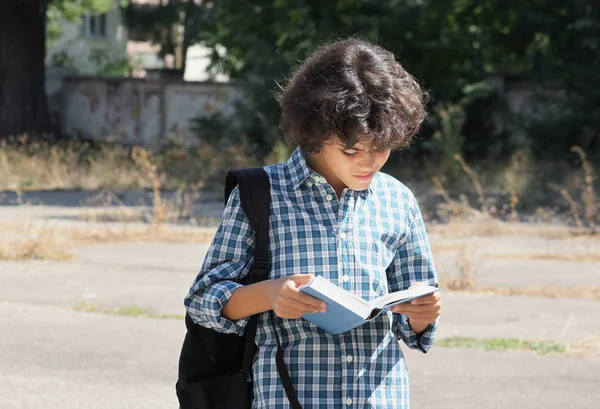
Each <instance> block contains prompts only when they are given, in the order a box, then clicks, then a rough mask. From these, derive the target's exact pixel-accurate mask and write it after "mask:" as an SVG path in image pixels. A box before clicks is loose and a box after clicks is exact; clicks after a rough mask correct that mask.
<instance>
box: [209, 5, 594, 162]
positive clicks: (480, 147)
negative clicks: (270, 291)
mask: <svg viewBox="0 0 600 409" xmlns="http://www.w3.org/2000/svg"><path fill="white" fill-rule="evenodd" d="M202 8H203V10H202V15H203V20H202V25H201V27H200V32H199V33H198V36H199V37H200V38H202V40H203V42H204V44H205V45H207V46H209V47H211V48H213V49H214V50H215V52H214V53H213V65H214V66H215V67H216V68H217V69H218V70H219V71H221V72H225V73H227V74H229V75H230V77H231V78H233V79H236V80H237V81H238V82H239V83H240V84H241V85H242V86H243V87H244V88H245V92H244V94H245V95H247V99H246V103H245V104H244V106H243V107H242V108H243V110H242V111H241V113H240V114H238V115H236V117H237V118H238V119H239V120H240V121H242V122H243V123H242V124H241V125H240V126H238V129H240V130H243V131H244V132H245V133H246V135H247V136H249V137H250V139H251V140H254V141H256V143H257V145H259V146H263V147H269V146H273V138H275V135H277V129H276V125H277V122H278V119H279V118H278V116H279V111H278V107H277V104H276V103H274V101H273V98H272V96H271V95H272V94H271V91H272V90H273V88H275V86H276V83H278V82H281V81H282V80H284V79H285V76H286V75H288V73H289V72H290V70H291V69H292V68H293V67H295V66H296V65H297V64H298V61H301V60H302V59H303V58H304V57H305V56H306V55H307V54H308V53H309V52H310V51H311V50H312V49H313V48H314V47H315V46H316V45H318V44H319V43H321V42H322V41H324V40H328V39H332V38H335V37H345V36H348V35H353V34H360V35H362V36H363V37H366V38H367V39H369V40H372V41H376V42H377V43H379V44H381V45H383V46H384V47H386V48H387V49H389V50H391V51H392V52H394V53H395V54H396V55H397V56H398V58H399V59H400V60H401V61H402V62H403V64H404V65H405V66H406V68H407V69H408V70H409V71H410V72H411V73H413V74H414V75H415V76H416V77H417V78H418V79H419V80H420V81H421V82H422V83H423V85H424V86H425V88H426V89H427V90H428V91H429V93H430V95H431V99H430V101H431V104H432V106H431V107H430V108H433V105H437V106H448V105H454V104H459V105H461V106H463V107H464V108H465V110H466V112H467V119H466V121H465V127H466V128H467V129H465V136H466V137H467V138H466V141H465V148H466V149H467V150H469V151H470V152H472V154H473V156H477V157H482V156H484V155H485V154H488V153H489V151H487V150H486V149H488V147H489V146H491V145H492V144H493V143H495V144H500V145H504V143H503V142H504V141H503V140H502V138H501V136H496V135H491V134H490V133H489V132H488V134H487V135H482V134H481V132H480V130H481V129H486V126H489V125H486V124H482V123H478V122H483V121H489V117H490V116H489V115H486V111H485V107H486V106H487V105H490V104H491V102H490V101H489V100H490V99H491V98H493V93H492V92H491V91H490V90H489V89H488V90H487V91H486V90H485V80H486V79H487V78H488V77H490V76H498V77H502V78H505V79H515V78H516V79H520V80H522V81H526V82H527V84H530V85H533V86H535V85H539V86H540V88H543V89H548V88H551V87H554V88H556V89H559V90H564V91H565V95H564V96H560V97H559V98H562V99H557V100H554V101H550V105H553V104H554V105H558V104H560V105H564V106H565V107H567V108H568V109H564V110H561V109H559V110H558V112H562V113H563V114H565V113H567V114H568V116H564V115H563V116H562V117H561V119H560V121H561V122H560V124H561V127H557V121H556V120H554V119H558V118H550V119H553V120H552V121H548V118H544V121H543V122H542V124H549V126H546V127H545V129H541V128H538V129H535V130H534V129H533V128H530V138H532V140H533V146H536V147H539V148H540V149H539V150H536V151H539V152H549V150H550V149H555V151H554V153H555V154H556V155H560V156H563V155H564V154H565V152H567V151H568V147H569V146H570V145H572V144H579V145H583V146H586V147H587V148H588V149H590V150H595V151H596V152H597V153H598V154H599V155H600V110H598V109H597V108H596V107H597V106H598V101H600V97H599V96H600V92H599V91H598V90H599V89H600V77H599V76H598V75H597V68H596V67H597V66H598V64H599V63H600V44H599V42H600V40H598V39H599V38H600V7H598V5H597V0H531V1H527V2H520V1H514V2H507V1H505V0H381V1H369V0H331V1H326V2H325V1H320V0H305V1H303V2H297V1H293V0H248V1H244V2H239V1H236V0H218V1H214V2H203V6H202ZM219 46H222V47H224V48H225V49H226V50H227V52H226V53H225V54H223V53H219V52H217V50H218V47H219ZM490 95H492V96H490ZM551 95H552V94H551ZM585 107H587V109H586V108H585ZM430 112H432V113H433V115H435V110H433V109H430ZM435 123H436V122H435V121H432V122H431V123H430V124H429V126H427V127H425V128H424V132H423V133H422V135H423V136H424V137H425V138H427V137H428V136H430V135H433V133H434V131H435V129H432V127H433V126H435ZM227 133H228V134H232V133H231V132H227ZM551 134H552V135H551ZM486 137H487V138H486ZM549 139H550V140H552V143H548V140H549ZM506 153H507V154H509V153H510V152H506Z"/></svg>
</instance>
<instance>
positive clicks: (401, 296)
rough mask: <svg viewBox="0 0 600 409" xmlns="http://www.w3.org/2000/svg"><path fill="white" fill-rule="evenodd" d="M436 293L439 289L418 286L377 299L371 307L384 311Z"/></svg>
mask: <svg viewBox="0 0 600 409" xmlns="http://www.w3.org/2000/svg"><path fill="white" fill-rule="evenodd" d="M436 291H439V289H438V288H437V287H433V286H429V285H427V286H425V285H423V286H416V287H413V288H410V289H407V290H402V291H396V292H394V293H390V294H386V295H384V296H383V297H379V298H376V299H374V300H372V301H371V302H370V303H369V305H370V306H371V308H373V309H383V308H384V307H386V306H389V305H395V304H400V303H403V302H408V301H411V300H413V299H415V298H418V297H422V296H424V295H428V294H432V293H434V292H436Z"/></svg>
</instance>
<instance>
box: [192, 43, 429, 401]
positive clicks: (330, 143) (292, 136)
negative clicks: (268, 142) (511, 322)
mask: <svg viewBox="0 0 600 409" xmlns="http://www.w3.org/2000/svg"><path fill="white" fill-rule="evenodd" d="M423 95H424V94H423V92H422V91H421V89H420V87H419V85H418V84H417V82H416V81H415V80H414V78H413V77H412V76H411V75H410V74H408V73H407V72H406V71H405V70H404V69H403V68H402V66H401V65H400V64H399V63H397V62H396V60H395V59H394V57H393V55H392V54H391V53H389V52H387V51H385V50H384V49H382V48H380V47H378V46H376V45H373V44H370V43H368V42H366V41H362V40H358V39H347V40H343V41H338V42H335V43H332V44H329V45H325V46H323V47H321V48H320V49H318V50H317V51H316V52H315V53H314V54H313V55H312V56H311V57H309V58H308V59H307V60H306V61H305V62H304V63H303V64H302V66H301V67H300V68H299V69H298V70H297V72H296V73H295V74H294V75H293V76H292V77H291V79H290V81H289V83H288V84H287V86H286V87H285V88H284V89H283V90H282V91H281V93H280V94H279V95H278V101H279V103H280V106H281V110H282V123H281V129H282V131H283V132H284V134H285V135H286V137H287V138H288V140H289V141H290V142H291V143H293V144H295V145H296V146H297V147H298V148H297V149H296V151H295V152H294V153H293V154H292V156H291V158H290V159H289V160H288V161H287V162H285V163H282V164H278V165H274V166H269V167H266V168H265V169H266V171H267V173H268V174H269V178H270V180H271V195H272V198H271V211H270V239H271V245H270V260H271V270H270V272H269V278H270V279H269V280H266V281H264V282H261V283H257V284H251V285H245V286H244V285H242V284H240V280H241V279H243V278H244V277H245V276H246V275H247V274H248V272H249V271H250V266H251V265H252V257H253V251H254V249H253V246H254V236H253V232H252V229H251V228H250V226H249V223H248V220H247V218H246V216H245V215H244V212H243V211H242V210H241V207H240V199H239V191H238V190H237V189H236V190H234V191H233V192H232V194H231V197H230V199H229V202H228V204H227V206H226V208H225V211H224V213H223V219H222V222H221V225H220V226H219V229H218V231H217V233H216V236H215V239H214V241H213V243H212V245H211V247H210V249H209V251H208V254H207V256H206V259H205V261H204V264H203V266H202V269H201V271H200V273H199V274H198V276H197V278H196V280H195V282H194V284H193V286H192V287H191V289H190V292H189V294H188V295H187V297H186V299H185V306H186V308H187V311H188V312H189V313H190V315H191V317H192V318H193V320H194V321H195V322H196V323H198V324H200V325H202V326H205V327H208V328H214V329H216V330H218V331H220V332H227V333H238V334H242V333H243V331H244V327H245V325H246V324H247V322H248V317H249V316H251V315H253V314H257V313H261V315H260V317H259V320H258V329H257V335H256V343H257V345H258V348H259V350H258V353H257V356H256V357H255V360H254V364H253V374H254V401H253V407H254V408H269V409H275V408H289V403H288V400H287V397H286V395H285V393H284V390H283V388H282V384H281V381H280V380H279V375H278V373H277V370H276V365H275V353H276V350H277V344H276V340H275V334H274V332H273V329H272V326H271V324H270V317H269V315H268V314H265V312H268V311H269V310H273V311H274V313H275V325H276V327H277V332H278V333H279V336H280V338H281V343H282V347H283V349H284V351H285V352H284V358H285V362H286V364H287V367H288V369H289V372H290V375H291V378H292V383H293V384H294V387H295V389H296V391H297V393H298V399H299V401H300V404H301V405H302V407H303V408H304V409H311V408H328V409H329V408H341V407H348V408H381V409H383V408H386V409H391V408H394V409H400V408H408V407H409V389H408V374H407V368H406V364H405V362H404V357H403V354H402V351H401V349H400V345H399V343H398V342H397V339H398V338H401V339H402V340H403V341H404V342H405V343H406V345H408V346H409V347H410V348H415V349H419V350H421V351H423V352H426V351H427V350H428V349H429V348H430V347H431V346H432V345H433V341H434V335H435V332H436V328H437V318H438V316H439V315H440V310H441V303H440V299H439V293H436V294H433V295H430V296H426V297H422V298H420V299H418V300H414V301H413V303H412V304H405V305H399V306H396V307H394V309H393V312H389V313H388V314H387V315H385V314H384V315H381V316H379V317H378V318H377V319H375V320H373V321H371V322H369V323H367V324H365V325H362V326H360V327H358V328H356V329H354V330H352V331H349V332H347V333H344V334H341V335H335V336H334V335H331V334H329V333H327V332H325V331H322V330H320V329H319V328H318V327H316V326H314V325H313V324H311V323H309V322H307V321H305V320H303V319H301V316H302V315H303V314H305V313H307V312H315V311H326V308H327V306H326V305H325V304H324V303H322V302H321V301H319V300H317V299H314V298H312V297H310V296H308V295H306V294H304V293H302V292H300V291H299V288H300V287H301V286H302V285H303V284H306V283H307V282H308V281H309V280H310V279H311V278H312V277H313V275H322V276H324V277H325V278H327V279H329V280H331V281H332V282H334V283H336V284H338V285H339V286H340V287H342V288H344V289H346V290H348V291H351V292H353V293H355V294H357V295H358V296H360V297H362V298H364V299H367V300H369V299H372V298H376V297H379V296H382V295H384V294H386V293H388V292H392V291H397V290H401V289H406V288H408V287H409V286H410V285H412V284H415V283H417V284H418V283H421V282H425V283H427V284H431V285H437V278H436V274H435V269H434V265H433V261H432V256H431V253H430V249H429V244H428V240H427V235H426V231H425V227H424V224H423V219H422V216H421V212H420V210H419V207H418V205H417V202H416V200H415V198H414V196H413V195H412V193H411V192H410V191H409V190H408V188H407V187H405V186H404V185H403V184H401V183H400V182H398V181H396V180H395V179H394V178H392V177H391V176H388V175H385V174H383V173H379V169H380V168H381V167H382V166H383V165H384V163H385V162H386V161H387V159H388V157H389V155H390V152H391V150H393V149H399V148H402V147H404V146H406V145H407V144H408V143H409V141H410V140H411V138H412V137H413V135H414V134H415V132H416V131H417V129H418V128H419V126H420V124H421V122H422V120H423V118H424V115H425V113H424V108H423Z"/></svg>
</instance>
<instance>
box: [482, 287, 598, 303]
mask: <svg viewBox="0 0 600 409" xmlns="http://www.w3.org/2000/svg"><path fill="white" fill-rule="evenodd" d="M471 291H472V292H480V293H492V294H498V295H522V296H529V297H544V298H586V299H591V300H600V287H598V286H589V287H553V286H531V287H501V286H494V287H475V288H473V289H471Z"/></svg>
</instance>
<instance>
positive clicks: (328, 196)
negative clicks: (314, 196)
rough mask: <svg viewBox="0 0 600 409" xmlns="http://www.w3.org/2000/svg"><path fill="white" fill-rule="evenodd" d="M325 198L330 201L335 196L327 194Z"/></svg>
mask: <svg viewBox="0 0 600 409" xmlns="http://www.w3.org/2000/svg"><path fill="white" fill-rule="evenodd" d="M325 199H327V201H328V202H331V201H332V200H333V196H331V195H327V196H325Z"/></svg>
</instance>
